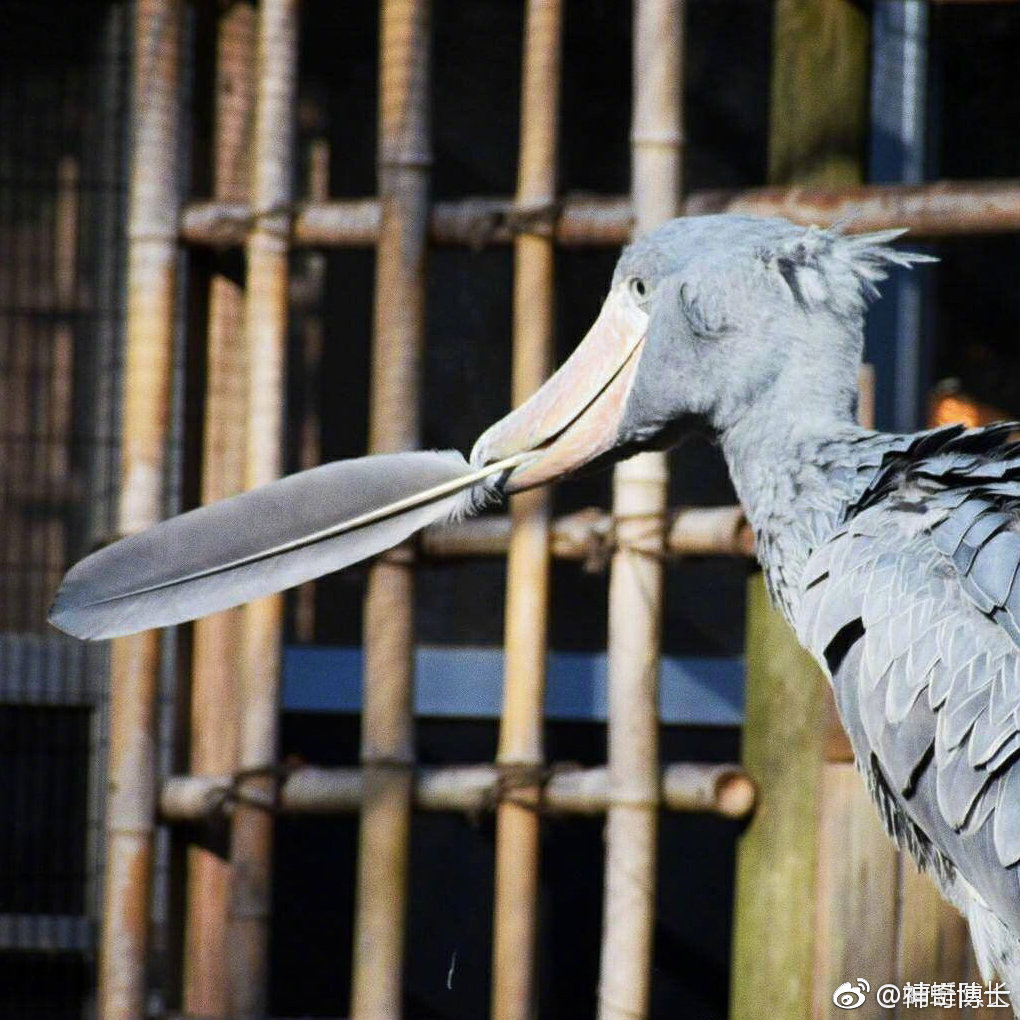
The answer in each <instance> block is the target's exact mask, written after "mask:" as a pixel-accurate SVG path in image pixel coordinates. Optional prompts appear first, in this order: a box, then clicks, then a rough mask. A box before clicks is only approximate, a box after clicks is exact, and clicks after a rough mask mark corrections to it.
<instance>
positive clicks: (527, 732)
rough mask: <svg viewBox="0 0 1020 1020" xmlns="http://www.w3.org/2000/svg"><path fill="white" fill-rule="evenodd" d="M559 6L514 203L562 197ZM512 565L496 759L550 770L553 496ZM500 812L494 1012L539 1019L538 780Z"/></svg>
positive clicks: (523, 341) (528, 390) (526, 313)
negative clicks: (545, 724)
mask: <svg viewBox="0 0 1020 1020" xmlns="http://www.w3.org/2000/svg"><path fill="white" fill-rule="evenodd" d="M562 24H563V8H562V3H561V0H529V2H528V5H527V14H526V24H525V31H524V70H523V87H522V90H521V143H520V144H521V151H520V164H519V167H518V173H517V206H518V207H519V208H524V209H527V208H532V209H534V208H543V207H545V208H550V207H551V206H552V203H553V201H554V200H555V197H556V138H557V131H558V122H559V90H560V37H561V34H562ZM554 256H555V250H554V247H553V239H552V232H551V230H550V231H548V232H546V233H542V234H538V233H536V234H522V235H520V236H518V237H517V239H516V240H515V242H514V325H513V330H514V354H513V362H514V363H513V394H512V396H513V403H514V404H515V405H516V404H519V403H522V402H523V401H524V400H526V399H527V398H528V397H529V396H530V395H531V394H532V393H533V392H534V391H535V390H536V389H538V387H539V386H541V384H542V382H543V381H544V380H545V378H546V376H547V375H548V374H549V369H550V365H551V362H552V352H553V329H554V319H555V304H554V302H555V293H554V283H553V271H554ZM510 516H511V522H512V525H511V526H512V530H511V534H510V548H509V551H508V560H507V595H506V671H505V672H506V680H505V687H504V692H503V720H502V724H501V726H500V733H499V751H498V760H499V764H500V766H501V768H502V769H505V770H508V772H510V773H511V774H512V773H513V771H514V770H522V771H524V772H526V771H527V770H536V769H538V768H540V767H541V765H542V761H543V757H544V752H543V747H542V743H543V742H542V718H543V710H544V703H545V663H546V635H547V632H548V611H549V605H548V598H549V494H548V492H547V491H546V490H544V489H536V490H533V491H532V492H526V493H522V494H520V495H519V496H515V497H514V498H513V500H512V501H511V504H510ZM511 789H512V795H511V796H510V797H509V798H508V799H507V800H505V801H503V802H502V803H501V804H500V805H499V808H498V811H497V814H496V877H495V882H496V889H495V932H494V938H493V964H492V970H493V988H492V1016H493V1018H494V1020H527V1018H529V1017H531V1016H533V1015H534V1011H535V992H536V967H535V963H536V959H535V948H536V937H537V928H538V875H539V815H538V806H539V798H540V796H541V786H540V785H539V783H538V781H537V779H536V780H534V781H532V782H526V783H522V784H521V785H518V784H517V783H514V784H513V785H512V787H511Z"/></svg>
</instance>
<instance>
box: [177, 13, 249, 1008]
mask: <svg viewBox="0 0 1020 1020" xmlns="http://www.w3.org/2000/svg"><path fill="white" fill-rule="evenodd" d="M255 34H256V14H255V7H254V6H253V4H252V3H251V2H250V0H235V2H233V3H231V4H230V5H229V6H227V7H226V8H225V9H224V10H222V11H221V12H220V14H219V22H218V26H217V44H216V76H215V89H216V99H215V103H216V108H215V123H214V128H213V130H214V137H213V150H214V155H213V195H214V197H215V198H216V199H217V200H220V201H228V202H246V201H247V199H248V186H249V167H250V163H251V157H250V152H251V136H252V125H253V113H254V106H255ZM245 389H246V387H245V354H244V293H243V290H242V288H241V287H240V286H239V285H238V283H237V282H236V281H235V280H233V279H232V278H231V277H230V276H228V275H227V274H226V273H222V272H216V273H214V275H213V277H212V279H211V281H210V285H209V334H208V353H207V370H206V396H205V422H204V427H203V436H202V444H203V446H202V502H203V503H211V502H213V501H214V500H217V499H224V498H226V497H227V496H232V495H234V494H235V493H237V492H240V491H241V490H242V489H243V488H244V458H245V415H246V403H245ZM241 616H242V611H241V610H240V609H232V610H228V611H227V612H223V613H216V614H215V615H213V616H210V617H206V618H205V619H202V620H198V621H197V622H196V623H195V629H194V646H193V653H192V670H191V672H192V681H191V770H192V772H193V773H194V774H196V775H203V774H216V773H231V772H233V771H234V769H235V768H236V767H237V731H238V725H239V722H240V719H239V716H238V711H237V686H238V685H237V662H238V659H239V656H240V634H241V632H240V624H241ZM187 869H188V878H187V903H186V918H185V931H184V993H183V1004H184V1012H185V1013H189V1014H192V1015H194V1016H225V1015H226V1012H227V1008H228V981H227V970H226V952H227V942H226V925H227V913H228V909H229V907H228V903H229V895H230V869H229V867H228V866H227V864H226V863H225V862H224V861H223V860H222V859H221V858H220V857H218V856H217V855H216V854H215V853H213V852H211V851H210V850H207V849H204V848H203V847H200V846H195V845H192V846H190V847H189V848H188V861H187Z"/></svg>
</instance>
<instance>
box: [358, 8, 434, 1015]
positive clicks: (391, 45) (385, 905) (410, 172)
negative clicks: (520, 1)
mask: <svg viewBox="0 0 1020 1020" xmlns="http://www.w3.org/2000/svg"><path fill="white" fill-rule="evenodd" d="M429 17H430V5H429V3H428V0H383V4H382V13H381V40H380V71H379V79H380V80H379V151H378V165H379V170H378V175H379V197H380V210H381V221H380V231H379V247H378V252H377V258H376V287H375V313H374V338H373V365H372V381H371V418H370V430H369V436H370V438H369V442H370V447H371V450H372V451H373V452H376V453H382V452H392V451H397V450H407V449H413V448H415V447H416V446H417V445H418V442H419V395H418V388H419V377H420V362H421V351H422V346H423V343H424V335H425V225H426V218H427V215H428V176H429V175H428V167H429V163H430V152H429V132H428V105H429V81H428V74H429ZM364 635H365V637H364V644H365V702H364V712H363V716H362V731H361V736H362V740H361V759H362V763H363V765H364V767H365V799H364V803H363V807H362V816H361V830H360V840H359V847H358V874H357V891H356V916H355V932H354V968H353V980H352V991H351V1014H352V1017H353V1020H384V1018H386V1020H392V1018H396V1017H399V1016H400V1015H401V970H402V967H403V958H404V916H405V913H406V900H407V874H408V843H409V838H410V822H411V780H412V773H411V768H412V763H413V719H412V711H413V707H412V706H413V698H412V687H413V680H414V565H413V561H412V557H411V555H410V554H409V553H408V552H407V550H406V549H405V550H397V551H396V552H393V553H390V554H389V555H387V556H385V557H383V558H381V559H380V560H379V561H378V562H376V563H375V565H374V566H373V567H372V568H371V570H370V572H369V577H368V590H367V592H366V596H365V621H364Z"/></svg>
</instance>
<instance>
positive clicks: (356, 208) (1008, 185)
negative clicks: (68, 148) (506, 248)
mask: <svg viewBox="0 0 1020 1020" xmlns="http://www.w3.org/2000/svg"><path fill="white" fill-rule="evenodd" d="M682 212H683V214H684V215H685V216H703V215H706V214H708V213H722V212H731V213H742V214H746V215H753V216H784V217H786V218H787V219H790V220H793V221H794V222H795V223H803V224H804V225H808V224H812V223H818V224H821V225H823V226H824V225H826V224H830V223H835V222H837V221H839V220H842V219H848V218H849V219H850V222H849V223H848V225H847V229H848V230H849V231H850V232H852V233H865V232H866V231H869V230H885V229H888V228H890V227H908V228H909V229H910V232H911V234H912V235H913V236H914V237H925V238H935V237H960V236H966V235H971V234H997V233H1015V232H1016V231H1017V230H1020V182H1018V181H1015V180H988V181H983V180H977V181H931V182H928V183H926V184H868V185H853V186H849V187H829V186H827V187H819V186H811V187H803V186H800V185H794V186H782V187H764V188H748V189H746V190H743V191H730V190H709V191H699V192H694V193H692V194H691V195H688V196H687V198H686V199H685V200H684V202H683V205H682ZM250 221H251V210H250V209H249V208H248V206H246V205H245V204H244V203H242V202H192V203H190V204H189V205H188V206H187V207H186V208H185V209H184V213H183V215H182V218H181V236H182V238H183V239H184V240H185V241H188V242H189V243H191V244H203V245H212V246H217V247H225V246H229V245H238V244H241V243H243V242H244V239H245V237H246V235H247V231H248V224H249V223H250ZM633 222H634V214H633V210H632V207H631V203H630V200H629V199H628V198H627V197H624V196H590V195H567V196H566V197H565V198H564V199H563V200H562V201H561V202H559V203H557V205H556V206H555V207H554V208H553V209H551V210H548V211H542V212H541V213H540V214H536V213H535V212H534V211H531V212H530V213H527V214H525V215H519V214H518V213H517V211H516V209H515V206H514V202H513V200H512V199H509V198H466V199H460V200H456V201H443V202H436V203H434V204H433V205H432V208H431V211H430V213H429V222H428V235H429V240H430V241H431V242H432V243H433V244H440V245H466V246H467V247H470V248H483V247H486V246H488V245H493V244H509V243H511V242H512V241H513V239H514V238H515V237H516V236H517V235H518V234H519V233H521V232H522V231H523V232H526V231H531V230H535V229H538V228H541V229H543V230H549V231H550V232H551V233H552V234H553V236H554V237H555V239H556V242H557V244H560V245H562V246H564V247H586V246H596V247H616V246H618V245H621V244H624V243H625V242H626V241H627V239H628V237H629V236H630V233H631V229H632V226H633ZM378 236H379V203H378V202H377V201H376V200H375V199H373V198H359V199H334V200H332V201H328V202H303V203H299V204H298V205H297V206H295V208H294V233H293V242H294V244H295V245H298V246H311V247H354V248H357V247H366V248H367V247H370V246H371V245H373V244H375V243H376V240H377V239H378Z"/></svg>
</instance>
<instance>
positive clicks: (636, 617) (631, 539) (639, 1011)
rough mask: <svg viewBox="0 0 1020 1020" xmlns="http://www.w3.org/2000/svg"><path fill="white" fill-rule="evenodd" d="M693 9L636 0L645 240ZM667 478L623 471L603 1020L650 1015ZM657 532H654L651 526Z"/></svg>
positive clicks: (678, 149) (673, 188) (637, 124)
mask: <svg viewBox="0 0 1020 1020" xmlns="http://www.w3.org/2000/svg"><path fill="white" fill-rule="evenodd" d="M683 17H684V9H683V3H682V0H637V3H636V7H635V17H634V105H633V115H632V126H631V174H632V178H631V189H632V192H633V201H634V213H635V227H634V231H635V234H636V235H641V234H644V233H646V232H648V231H649V230H652V229H653V228H654V227H656V226H658V225H659V224H660V223H662V222H663V221H665V220H668V219H669V218H670V217H672V216H676V215H677V213H678V211H679V205H680V188H681V171H682V158H683V137H682V86H683V82H682V50H683V43H682V40H683ZM666 485H667V468H666V459H665V456H664V455H663V454H659V453H646V454H640V455H639V456H637V457H634V458H632V459H631V460H629V461H626V462H625V463H623V464H621V465H619V467H617V469H616V471H615V473H614V477H613V513H614V516H615V520H616V535H617V541H618V547H617V551H616V552H615V553H614V554H613V560H612V566H611V573H610V580H609V802H610V807H609V811H608V817H607V821H606V879H605V904H604V908H603V931H602V961H601V978H600V984H599V1016H600V1017H601V1018H602V1020H617V1018H619V1020H623V1018H625V1017H626V1018H633V1017H645V1016H647V1015H648V1008H649V1000H650V992H651V960H652V934H653V930H654V924H655V871H656V844H657V836H658V810H659V739H658V736H659V735H658V718H659V682H658V680H659V636H660V628H661V615H662V560H661V554H662V551H663V548H664V513H665V510H666ZM650 525H651V526H650Z"/></svg>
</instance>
